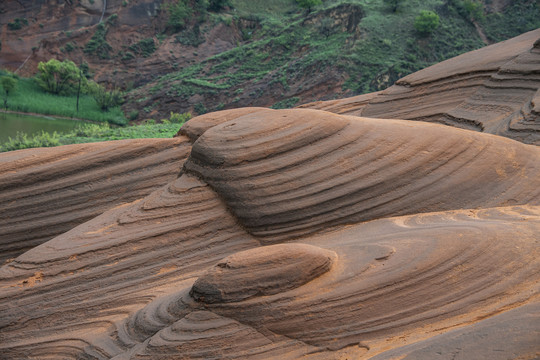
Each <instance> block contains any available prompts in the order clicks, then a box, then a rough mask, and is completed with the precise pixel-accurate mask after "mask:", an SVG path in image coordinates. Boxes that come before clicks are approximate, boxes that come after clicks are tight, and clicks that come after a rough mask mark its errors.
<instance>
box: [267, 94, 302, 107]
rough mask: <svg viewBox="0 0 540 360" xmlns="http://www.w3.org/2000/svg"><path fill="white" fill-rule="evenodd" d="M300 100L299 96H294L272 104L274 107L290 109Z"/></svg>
mask: <svg viewBox="0 0 540 360" xmlns="http://www.w3.org/2000/svg"><path fill="white" fill-rule="evenodd" d="M299 101H300V98H299V97H296V96H295V97H292V98H289V99H285V100H281V101H278V102H277V103H275V104H274V105H272V106H271V108H272V109H290V108H292V107H294V105H296V104H297V103H298V102H299Z"/></svg>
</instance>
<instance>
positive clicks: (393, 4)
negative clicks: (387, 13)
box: [384, 0, 404, 12]
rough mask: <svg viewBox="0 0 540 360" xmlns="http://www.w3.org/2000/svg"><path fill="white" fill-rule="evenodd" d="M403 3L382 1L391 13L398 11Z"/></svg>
mask: <svg viewBox="0 0 540 360" xmlns="http://www.w3.org/2000/svg"><path fill="white" fill-rule="evenodd" d="M402 2H404V0H384V3H385V4H387V5H388V6H389V7H390V9H391V10H392V12H396V11H398V9H399V5H400V4H401V3H402Z"/></svg>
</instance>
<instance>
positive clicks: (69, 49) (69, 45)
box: [61, 42, 76, 53]
mask: <svg viewBox="0 0 540 360" xmlns="http://www.w3.org/2000/svg"><path fill="white" fill-rule="evenodd" d="M75 48H76V46H75V44H73V43H72V42H68V43H66V45H65V46H64V47H63V48H62V49H61V50H62V51H63V52H67V53H69V52H72V51H73V50H75Z"/></svg>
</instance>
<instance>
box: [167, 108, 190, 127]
mask: <svg viewBox="0 0 540 360" xmlns="http://www.w3.org/2000/svg"><path fill="white" fill-rule="evenodd" d="M189 119H191V113H189V112H187V113H182V114H180V113H174V112H172V111H171V115H170V116H169V122H170V123H171V124H183V123H185V122H186V121H188V120H189Z"/></svg>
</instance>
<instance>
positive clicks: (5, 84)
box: [0, 76, 17, 109]
mask: <svg viewBox="0 0 540 360" xmlns="http://www.w3.org/2000/svg"><path fill="white" fill-rule="evenodd" d="M0 85H2V88H3V89H4V108H5V109H7V108H8V96H9V93H10V92H13V91H14V90H15V88H16V87H17V79H15V78H13V77H11V76H2V77H0Z"/></svg>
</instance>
